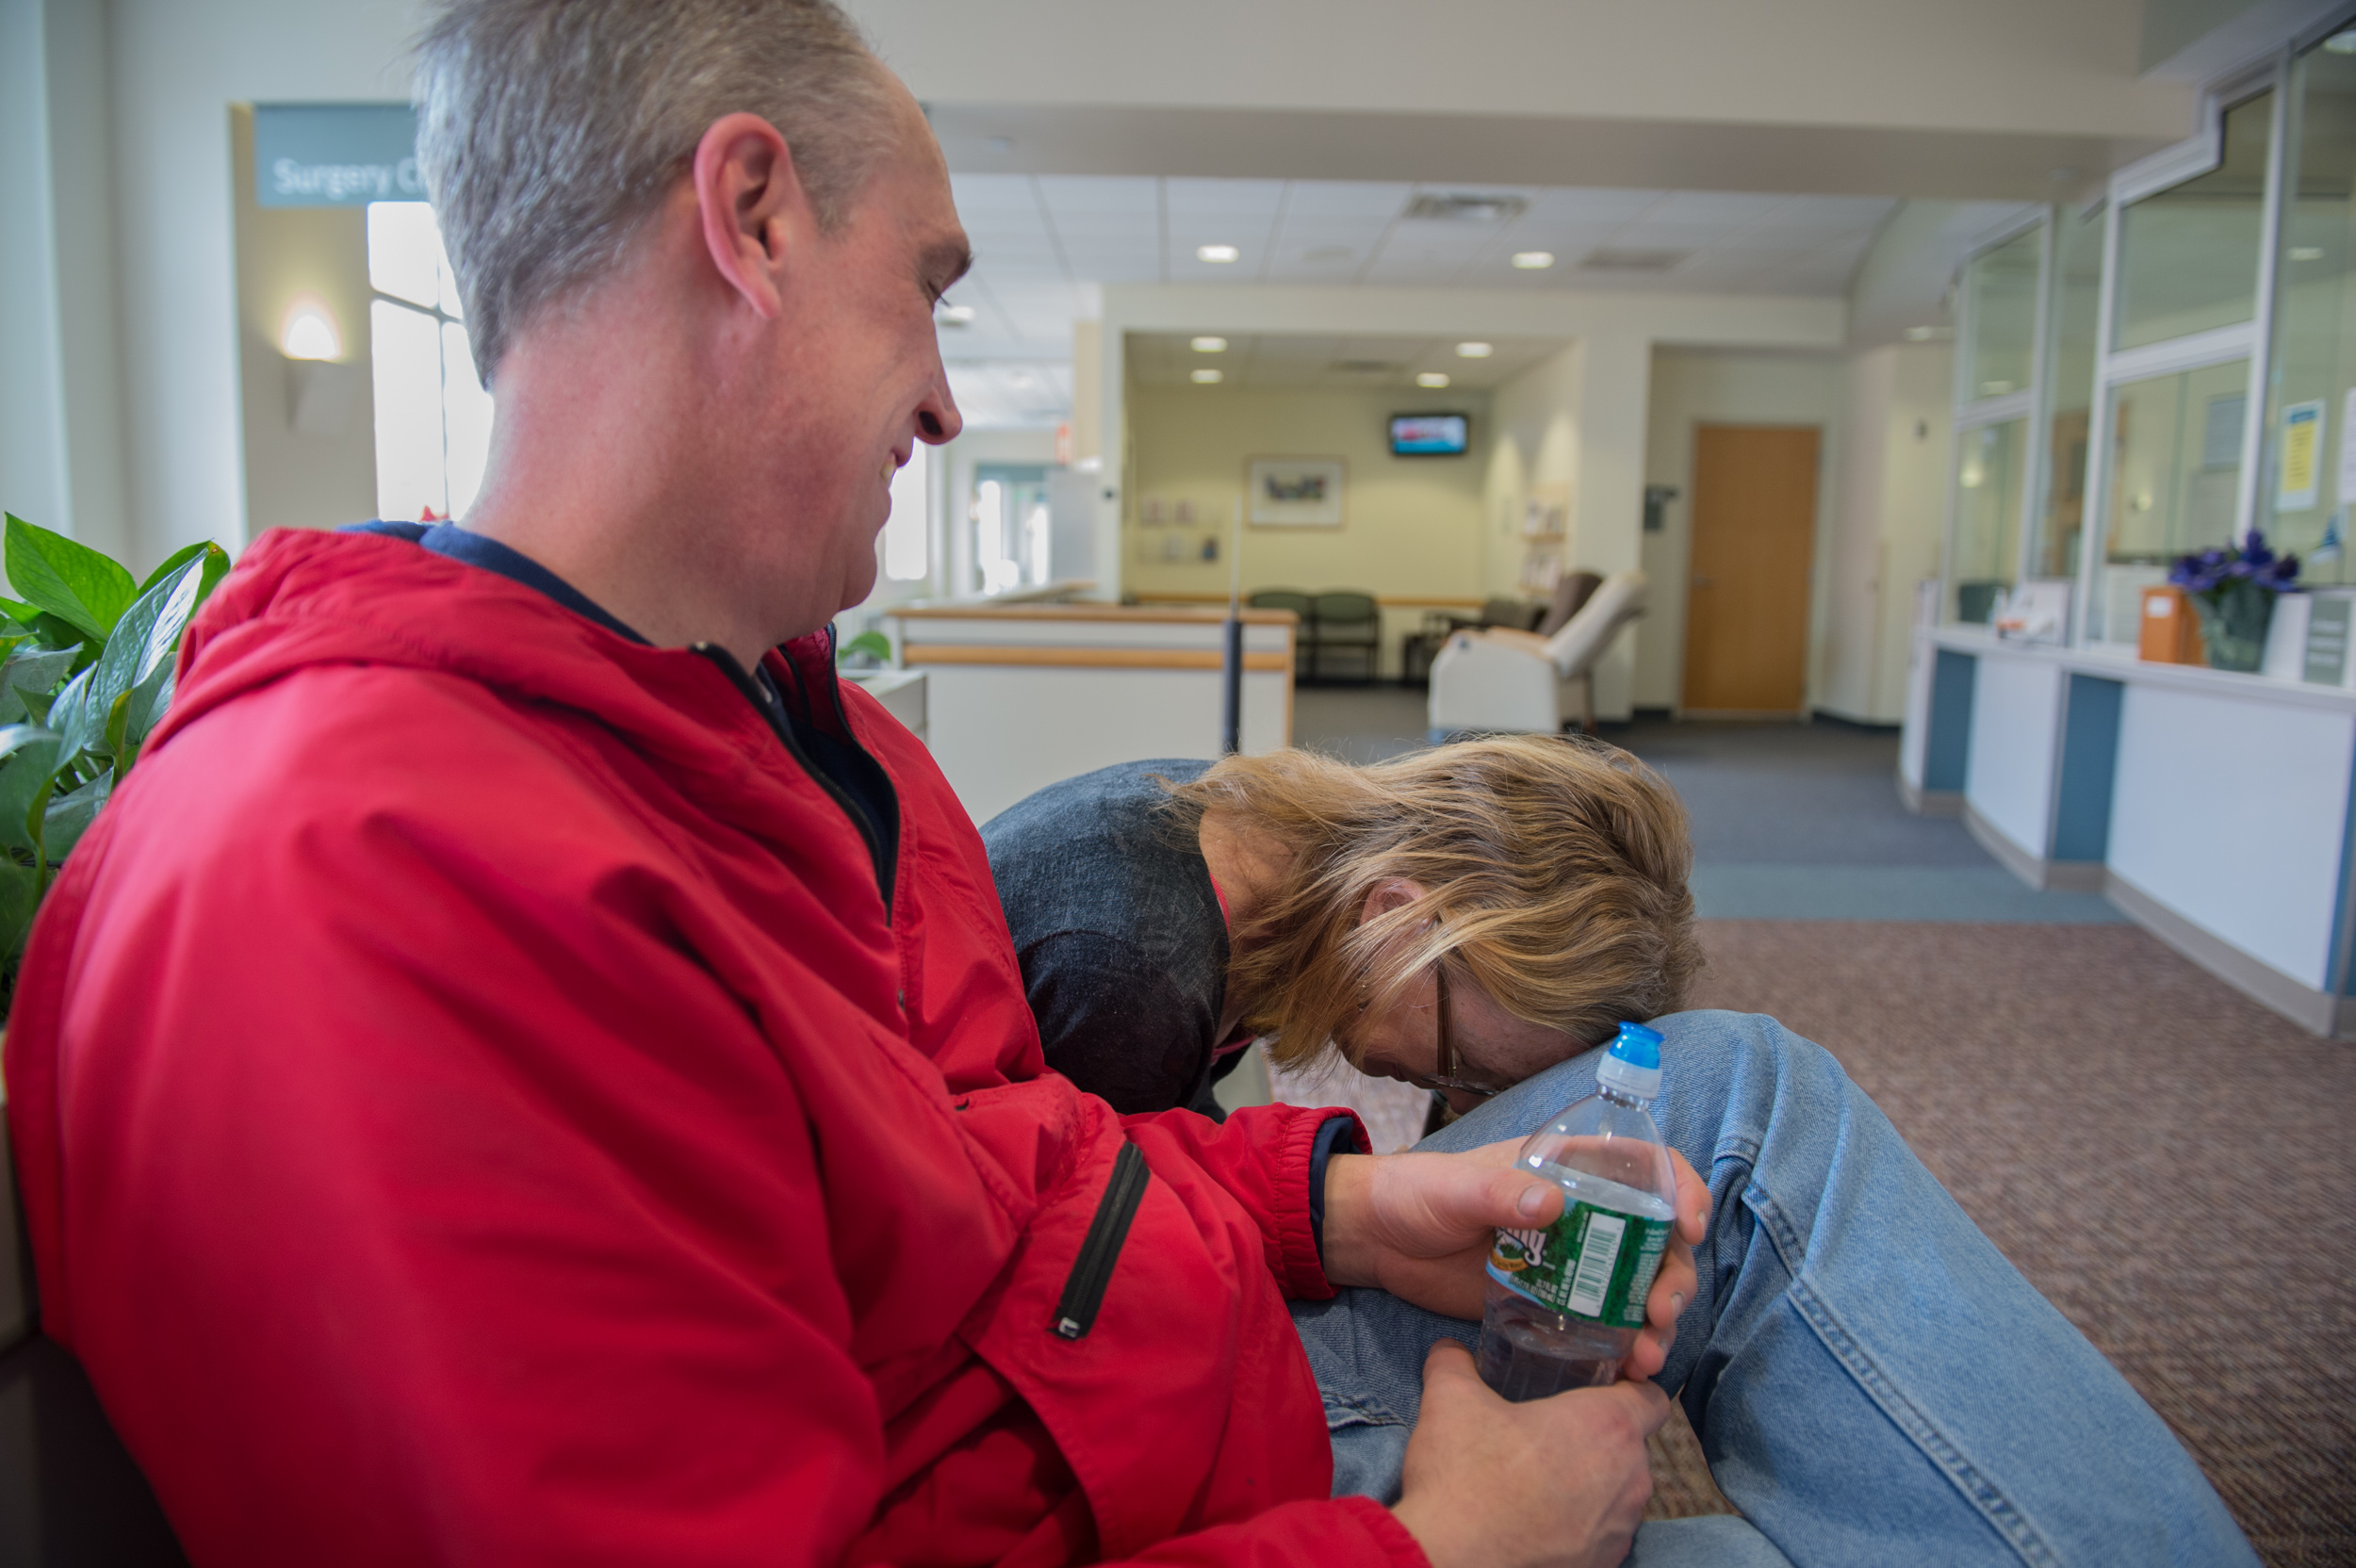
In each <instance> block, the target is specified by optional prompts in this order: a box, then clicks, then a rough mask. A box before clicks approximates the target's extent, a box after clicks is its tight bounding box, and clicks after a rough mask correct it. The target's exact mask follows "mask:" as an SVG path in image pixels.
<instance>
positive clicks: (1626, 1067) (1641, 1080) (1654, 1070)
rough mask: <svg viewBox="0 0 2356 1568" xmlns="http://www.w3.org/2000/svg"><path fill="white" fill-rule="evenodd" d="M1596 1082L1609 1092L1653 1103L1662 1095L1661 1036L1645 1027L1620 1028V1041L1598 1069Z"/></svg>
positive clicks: (1625, 1026) (1628, 1026)
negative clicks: (1655, 1098)
mask: <svg viewBox="0 0 2356 1568" xmlns="http://www.w3.org/2000/svg"><path fill="white" fill-rule="evenodd" d="M1595 1081H1596V1082H1597V1083H1599V1084H1601V1085H1603V1086H1605V1087H1606V1088H1614V1089H1618V1090H1620V1091H1621V1092H1622V1093H1624V1094H1632V1095H1634V1096H1636V1097H1637V1098H1638V1099H1640V1100H1650V1099H1652V1098H1653V1097H1654V1096H1655V1095H1657V1094H1659V1093H1660V1092H1661V1035H1660V1032H1659V1031H1658V1030H1653V1029H1647V1028H1645V1027H1644V1025H1643V1024H1641V1023H1623V1024H1621V1025H1620V1037H1619V1038H1618V1039H1615V1040H1613V1041H1612V1049H1611V1050H1610V1051H1609V1052H1607V1053H1606V1054H1604V1058H1603V1060H1602V1062H1600V1063H1599V1064H1597V1066H1596V1068H1595Z"/></svg>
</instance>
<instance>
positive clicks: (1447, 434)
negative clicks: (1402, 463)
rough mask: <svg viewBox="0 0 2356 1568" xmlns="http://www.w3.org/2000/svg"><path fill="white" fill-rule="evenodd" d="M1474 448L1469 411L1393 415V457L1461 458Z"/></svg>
mask: <svg viewBox="0 0 2356 1568" xmlns="http://www.w3.org/2000/svg"><path fill="white" fill-rule="evenodd" d="M1471 447H1472V417H1471V416H1470V415H1466V414H1394V415H1392V416H1391V455H1392V456H1393V457H1462V456H1464V453H1465V452H1466V451H1468V450H1469V449H1471Z"/></svg>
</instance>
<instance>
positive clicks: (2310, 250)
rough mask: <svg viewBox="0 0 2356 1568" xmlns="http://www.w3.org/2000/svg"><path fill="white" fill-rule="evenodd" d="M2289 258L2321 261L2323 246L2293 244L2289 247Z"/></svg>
mask: <svg viewBox="0 0 2356 1568" xmlns="http://www.w3.org/2000/svg"><path fill="white" fill-rule="evenodd" d="M2291 259H2292V260H2293V261H2321V260H2322V259H2323V247H2322V246H2320V245H2294V246H2292V247H2291Z"/></svg>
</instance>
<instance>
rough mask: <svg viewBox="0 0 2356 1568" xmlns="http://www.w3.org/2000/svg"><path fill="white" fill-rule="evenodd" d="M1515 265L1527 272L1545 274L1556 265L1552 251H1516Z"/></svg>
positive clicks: (1514, 256)
mask: <svg viewBox="0 0 2356 1568" xmlns="http://www.w3.org/2000/svg"><path fill="white" fill-rule="evenodd" d="M1513 265H1514V266H1516V267H1518V268H1520V269H1521V270H1523V271H1525V272H1543V271H1545V270H1546V269H1547V268H1549V267H1551V266H1553V265H1554V253H1553V252H1552V251H1516V252H1514V253H1513Z"/></svg>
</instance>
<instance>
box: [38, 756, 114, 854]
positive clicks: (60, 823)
mask: <svg viewBox="0 0 2356 1568" xmlns="http://www.w3.org/2000/svg"><path fill="white" fill-rule="evenodd" d="M114 787H115V775H114V770H113V769H112V768H108V769H107V770H106V772H105V773H102V774H100V775H99V776H97V777H96V778H93V779H91V780H90V782H89V783H87V784H85V785H83V786H82V787H81V788H80V789H78V790H75V791H74V792H72V793H71V794H64V795H57V796H55V797H53V798H52V799H51V800H50V801H49V803H48V806H49V809H48V811H47V812H46V813H45V814H44V816H43V818H42V821H41V852H42V854H43V855H44V856H45V857H46V858H47V859H48V861H49V864H50V865H51V866H52V867H55V866H57V865H59V864H61V863H63V861H64V860H65V858H66V857H67V856H69V855H71V854H73V853H74V845H75V844H78V843H80V842H81V841H82V835H83V834H84V833H86V832H88V831H89V830H90V822H91V819H93V818H95V817H96V816H97V815H98V809H99V808H100V807H102V806H104V805H106V797H107V796H108V795H109V794H111V793H113V792H114Z"/></svg>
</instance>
